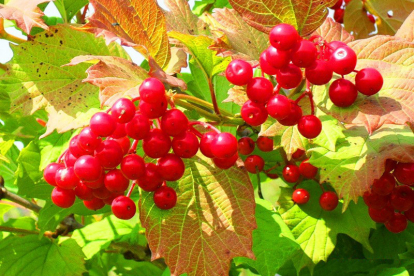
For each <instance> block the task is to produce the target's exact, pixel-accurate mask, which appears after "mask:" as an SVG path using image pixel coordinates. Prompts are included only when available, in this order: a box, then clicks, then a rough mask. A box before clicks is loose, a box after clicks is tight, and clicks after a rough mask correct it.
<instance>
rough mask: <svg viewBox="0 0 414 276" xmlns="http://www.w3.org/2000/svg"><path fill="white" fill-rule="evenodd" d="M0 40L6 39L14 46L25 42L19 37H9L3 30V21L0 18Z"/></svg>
mask: <svg viewBox="0 0 414 276" xmlns="http://www.w3.org/2000/svg"><path fill="white" fill-rule="evenodd" d="M0 38H1V39H6V40H8V41H10V42H13V43H16V44H20V43H23V42H26V41H27V40H25V39H21V38H20V37H17V36H14V35H11V34H9V33H7V32H6V30H5V29H4V19H3V18H0Z"/></svg>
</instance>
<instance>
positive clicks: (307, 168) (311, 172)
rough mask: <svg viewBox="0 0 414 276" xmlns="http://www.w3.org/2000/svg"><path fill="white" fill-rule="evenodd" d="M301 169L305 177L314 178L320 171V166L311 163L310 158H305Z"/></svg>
mask: <svg viewBox="0 0 414 276" xmlns="http://www.w3.org/2000/svg"><path fill="white" fill-rule="evenodd" d="M299 171H300V174H301V175H303V176H304V177H306V178H309V179H313V178H314V177H315V176H316V174H317V173H318V168H317V167H315V166H314V165H312V164H311V163H309V159H305V160H303V161H302V163H300V165H299Z"/></svg>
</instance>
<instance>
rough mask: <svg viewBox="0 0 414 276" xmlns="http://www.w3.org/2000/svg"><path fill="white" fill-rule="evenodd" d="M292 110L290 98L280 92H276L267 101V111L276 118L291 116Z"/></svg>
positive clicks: (281, 118)
mask: <svg viewBox="0 0 414 276" xmlns="http://www.w3.org/2000/svg"><path fill="white" fill-rule="evenodd" d="M290 111H291V104H290V101H289V99H288V98H287V97H286V96H284V95H280V94H276V95H274V96H273V97H271V98H270V100H269V102H268V103H267V112H268V113H269V115H270V116H272V117H273V118H275V119H276V120H283V119H285V118H286V117H287V116H289V114H290Z"/></svg>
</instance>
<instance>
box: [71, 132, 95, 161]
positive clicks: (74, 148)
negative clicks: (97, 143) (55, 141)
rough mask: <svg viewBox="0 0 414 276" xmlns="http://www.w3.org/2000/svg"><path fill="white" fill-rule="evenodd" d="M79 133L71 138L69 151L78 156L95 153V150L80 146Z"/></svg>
mask: <svg viewBox="0 0 414 276" xmlns="http://www.w3.org/2000/svg"><path fill="white" fill-rule="evenodd" d="M78 141H79V135H75V136H73V137H72V139H70V142H69V151H70V153H72V155H73V156H75V157H76V158H78V157H80V156H82V155H93V151H89V150H85V149H83V148H82V147H81V146H79V143H78Z"/></svg>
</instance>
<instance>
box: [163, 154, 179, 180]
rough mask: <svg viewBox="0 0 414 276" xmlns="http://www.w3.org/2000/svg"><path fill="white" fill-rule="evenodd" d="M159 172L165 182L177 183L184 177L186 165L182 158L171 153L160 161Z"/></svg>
mask: <svg viewBox="0 0 414 276" xmlns="http://www.w3.org/2000/svg"><path fill="white" fill-rule="evenodd" d="M157 170H158V173H159V175H160V176H161V177H162V178H163V179H164V180H167V181H177V180H179V179H180V178H181V177H182V176H183V175H184V171H185V165H184V162H183V160H182V159H181V158H180V157H178V156H177V155H175V154H172V153H169V154H167V155H165V156H163V157H161V158H160V159H158V162H157Z"/></svg>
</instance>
